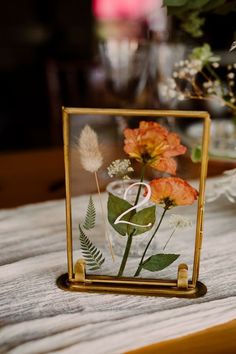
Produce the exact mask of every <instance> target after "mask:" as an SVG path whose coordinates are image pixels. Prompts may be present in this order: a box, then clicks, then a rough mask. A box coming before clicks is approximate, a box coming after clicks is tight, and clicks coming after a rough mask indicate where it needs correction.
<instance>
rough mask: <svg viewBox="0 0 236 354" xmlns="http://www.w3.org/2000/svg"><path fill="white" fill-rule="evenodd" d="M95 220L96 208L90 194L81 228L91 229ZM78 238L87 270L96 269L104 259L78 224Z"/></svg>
mask: <svg viewBox="0 0 236 354" xmlns="http://www.w3.org/2000/svg"><path fill="white" fill-rule="evenodd" d="M95 221H96V209H95V206H94V203H93V199H92V196H90V198H89V202H88V207H87V211H86V216H85V220H84V223H83V228H84V229H86V230H91V229H93V228H94V226H95ZM79 233H80V235H79V240H80V246H81V250H82V255H83V257H84V259H85V261H86V264H87V265H88V266H89V270H97V269H99V268H100V267H101V265H102V264H103V263H104V261H105V257H103V254H102V252H101V251H100V250H99V249H98V248H97V247H96V246H94V244H93V243H92V242H91V241H90V240H89V238H88V236H86V234H85V232H84V230H83V229H82V226H81V225H80V224H79Z"/></svg>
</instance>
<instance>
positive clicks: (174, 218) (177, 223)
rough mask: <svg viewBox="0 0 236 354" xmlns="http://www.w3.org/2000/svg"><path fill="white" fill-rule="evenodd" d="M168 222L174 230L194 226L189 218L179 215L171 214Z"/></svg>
mask: <svg viewBox="0 0 236 354" xmlns="http://www.w3.org/2000/svg"><path fill="white" fill-rule="evenodd" d="M168 222H169V225H170V227H172V228H179V229H184V228H185V227H190V226H192V221H191V220H190V219H189V218H188V217H186V216H183V215H178V214H171V216H170V217H169V220H168Z"/></svg>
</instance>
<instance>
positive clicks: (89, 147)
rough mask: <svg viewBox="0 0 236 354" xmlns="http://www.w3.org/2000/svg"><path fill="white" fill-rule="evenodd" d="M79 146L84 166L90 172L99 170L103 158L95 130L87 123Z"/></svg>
mask: <svg viewBox="0 0 236 354" xmlns="http://www.w3.org/2000/svg"><path fill="white" fill-rule="evenodd" d="M78 148H79V152H80V160H81V164H82V166H83V168H84V169H85V170H86V171H88V172H92V173H94V172H97V171H98V169H99V168H100V167H101V166H102V162H103V158H102V154H101V151H100V148H99V144H98V137H97V134H96V133H95V131H94V130H93V129H92V128H91V127H90V126H89V125H86V126H85V127H84V128H83V130H82V132H81V134H80V137H79V140H78Z"/></svg>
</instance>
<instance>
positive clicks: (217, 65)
mask: <svg viewBox="0 0 236 354" xmlns="http://www.w3.org/2000/svg"><path fill="white" fill-rule="evenodd" d="M212 66H213V68H215V69H217V68H219V66H220V64H219V63H217V62H214V63H212Z"/></svg>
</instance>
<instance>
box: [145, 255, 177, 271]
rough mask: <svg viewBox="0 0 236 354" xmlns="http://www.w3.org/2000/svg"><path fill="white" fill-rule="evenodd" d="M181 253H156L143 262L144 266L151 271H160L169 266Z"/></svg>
mask: <svg viewBox="0 0 236 354" xmlns="http://www.w3.org/2000/svg"><path fill="white" fill-rule="evenodd" d="M179 256H180V255H179V254H163V253H160V254H156V255H154V256H151V257H149V258H148V259H147V260H146V261H145V262H144V263H143V264H142V268H143V269H146V270H149V271H150V272H158V271H160V270H162V269H165V268H167V267H168V266H169V265H170V264H172V263H173V262H174V261H176V259H177V258H178V257H179Z"/></svg>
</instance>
